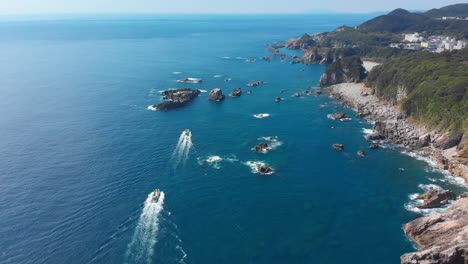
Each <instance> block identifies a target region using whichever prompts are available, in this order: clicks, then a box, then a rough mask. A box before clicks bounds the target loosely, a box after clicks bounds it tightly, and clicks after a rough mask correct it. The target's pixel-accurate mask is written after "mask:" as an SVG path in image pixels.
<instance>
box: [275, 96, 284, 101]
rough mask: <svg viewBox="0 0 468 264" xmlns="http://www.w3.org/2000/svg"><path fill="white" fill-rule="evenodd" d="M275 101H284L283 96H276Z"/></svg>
mask: <svg viewBox="0 0 468 264" xmlns="http://www.w3.org/2000/svg"><path fill="white" fill-rule="evenodd" d="M275 101H276V102H281V101H283V98H281V97H276V98H275Z"/></svg>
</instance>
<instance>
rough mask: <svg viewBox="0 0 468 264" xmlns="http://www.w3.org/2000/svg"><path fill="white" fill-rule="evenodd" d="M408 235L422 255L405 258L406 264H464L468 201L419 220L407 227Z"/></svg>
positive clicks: (467, 240)
mask: <svg viewBox="0 0 468 264" xmlns="http://www.w3.org/2000/svg"><path fill="white" fill-rule="evenodd" d="M404 231H405V233H406V235H407V236H408V237H409V238H410V239H411V240H412V241H413V242H414V243H415V244H416V246H417V247H418V249H419V251H418V252H413V253H408V254H405V255H403V256H401V263H402V264H415V263H421V264H423V263H427V264H463V263H466V258H465V256H466V255H467V254H468V198H462V199H460V200H458V201H456V202H455V203H454V204H452V205H451V206H450V207H449V208H448V209H447V210H446V211H444V212H443V213H438V214H433V215H431V216H426V217H422V218H418V219H416V220H414V221H412V222H410V223H408V224H406V225H405V227H404Z"/></svg>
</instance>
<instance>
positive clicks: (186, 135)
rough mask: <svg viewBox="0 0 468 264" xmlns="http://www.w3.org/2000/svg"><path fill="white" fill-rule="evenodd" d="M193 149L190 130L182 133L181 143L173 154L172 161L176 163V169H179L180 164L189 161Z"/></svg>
mask: <svg viewBox="0 0 468 264" xmlns="http://www.w3.org/2000/svg"><path fill="white" fill-rule="evenodd" d="M192 147H193V143H192V133H191V132H190V130H188V129H187V130H185V131H183V132H182V134H181V135H180V137H179V142H178V143H177V146H176V148H175V150H174V152H173V153H172V160H173V162H174V167H177V166H178V165H179V164H180V162H183V163H184V164H185V162H186V161H187V159H188V157H189V154H190V149H191V148H192Z"/></svg>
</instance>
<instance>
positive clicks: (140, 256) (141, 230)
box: [125, 192, 164, 263]
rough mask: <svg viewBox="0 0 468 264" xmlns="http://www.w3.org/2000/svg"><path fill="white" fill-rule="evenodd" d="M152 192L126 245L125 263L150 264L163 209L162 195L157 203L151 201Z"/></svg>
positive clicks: (162, 194)
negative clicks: (130, 239)
mask: <svg viewBox="0 0 468 264" xmlns="http://www.w3.org/2000/svg"><path fill="white" fill-rule="evenodd" d="M153 194H154V192H152V193H150V194H149V195H148V198H147V199H146V201H145V206H144V208H143V211H142V213H141V215H140V219H139V220H138V224H137V226H136V229H135V233H134V234H133V237H132V241H131V242H130V244H129V245H128V249H127V254H126V261H125V263H151V261H152V257H153V254H154V246H155V244H156V242H157V235H158V231H159V216H160V214H161V211H162V210H163V209H164V207H163V204H164V193H163V192H161V194H160V195H159V199H158V201H157V202H154V201H153Z"/></svg>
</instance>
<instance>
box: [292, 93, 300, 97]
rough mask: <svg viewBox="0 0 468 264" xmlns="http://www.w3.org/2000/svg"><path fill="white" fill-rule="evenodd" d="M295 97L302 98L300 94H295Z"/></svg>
mask: <svg viewBox="0 0 468 264" xmlns="http://www.w3.org/2000/svg"><path fill="white" fill-rule="evenodd" d="M293 96H294V97H301V94H300V93H294V94H293Z"/></svg>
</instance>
